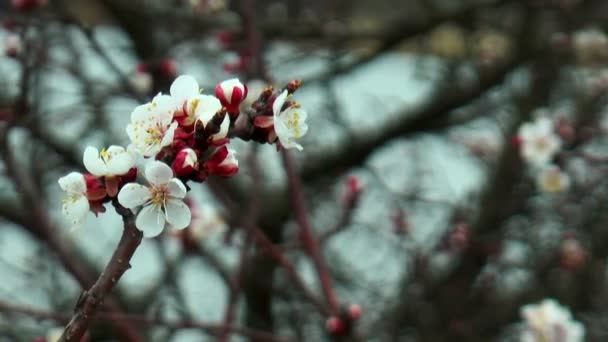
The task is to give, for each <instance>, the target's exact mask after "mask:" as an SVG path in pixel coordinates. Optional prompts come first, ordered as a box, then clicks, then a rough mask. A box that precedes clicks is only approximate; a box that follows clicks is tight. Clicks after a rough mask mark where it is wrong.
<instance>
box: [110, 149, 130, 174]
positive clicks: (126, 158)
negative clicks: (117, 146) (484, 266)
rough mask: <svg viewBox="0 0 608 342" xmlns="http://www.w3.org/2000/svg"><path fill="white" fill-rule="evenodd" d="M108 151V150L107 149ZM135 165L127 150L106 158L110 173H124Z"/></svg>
mask: <svg viewBox="0 0 608 342" xmlns="http://www.w3.org/2000/svg"><path fill="white" fill-rule="evenodd" d="M108 151H109V150H108ZM134 165H135V158H134V157H133V155H131V154H130V153H128V152H126V151H125V152H123V153H119V154H116V155H113V156H112V157H111V159H110V160H108V164H107V166H108V173H109V174H111V175H117V176H119V175H124V174H125V173H127V172H129V170H130V169H131V168H132V167H133V166H134Z"/></svg>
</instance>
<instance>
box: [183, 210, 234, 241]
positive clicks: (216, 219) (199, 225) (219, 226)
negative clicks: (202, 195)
mask: <svg viewBox="0 0 608 342" xmlns="http://www.w3.org/2000/svg"><path fill="white" fill-rule="evenodd" d="M192 211H193V214H192V223H191V224H190V230H191V234H192V237H193V238H194V239H195V240H196V241H202V240H203V239H205V238H207V237H208V236H209V235H211V234H212V233H214V232H219V231H223V230H225V229H226V227H227V226H226V222H225V221H224V219H223V218H222V216H221V215H220V214H219V213H218V211H217V209H216V208H214V207H213V206H210V205H208V204H201V205H198V206H197V205H196V204H192Z"/></svg>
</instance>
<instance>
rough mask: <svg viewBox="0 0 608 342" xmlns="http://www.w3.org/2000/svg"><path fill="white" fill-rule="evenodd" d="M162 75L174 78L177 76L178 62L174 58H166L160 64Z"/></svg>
mask: <svg viewBox="0 0 608 342" xmlns="http://www.w3.org/2000/svg"><path fill="white" fill-rule="evenodd" d="M158 69H159V70H160V72H161V74H163V75H164V76H167V77H173V76H175V75H176V74H177V62H176V61H175V60H174V59H173V58H165V59H163V60H162V61H160V63H159V64H158Z"/></svg>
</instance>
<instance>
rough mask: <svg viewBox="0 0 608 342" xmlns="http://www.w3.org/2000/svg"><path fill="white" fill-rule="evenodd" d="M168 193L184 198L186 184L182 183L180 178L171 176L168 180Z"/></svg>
mask: <svg viewBox="0 0 608 342" xmlns="http://www.w3.org/2000/svg"><path fill="white" fill-rule="evenodd" d="M168 186H169V195H170V196H171V197H175V198H184V197H186V192H187V190H186V186H185V185H184V183H182V181H181V180H179V179H177V178H173V179H171V180H170V181H169V184H168Z"/></svg>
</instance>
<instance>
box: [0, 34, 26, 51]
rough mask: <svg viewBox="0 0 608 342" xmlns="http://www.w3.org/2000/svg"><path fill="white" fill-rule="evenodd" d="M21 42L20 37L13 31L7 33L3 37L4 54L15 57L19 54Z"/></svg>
mask: <svg viewBox="0 0 608 342" xmlns="http://www.w3.org/2000/svg"><path fill="white" fill-rule="evenodd" d="M22 50H23V43H22V42H21V37H20V36H19V35H17V34H14V33H9V34H8V35H6V36H5V37H4V54H5V55H6V56H8V57H16V56H18V55H19V54H21V51H22Z"/></svg>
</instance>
